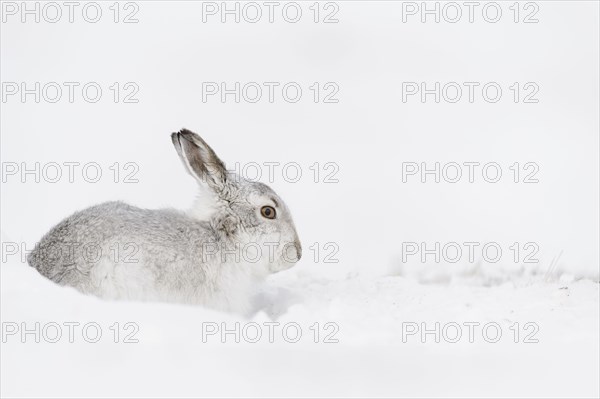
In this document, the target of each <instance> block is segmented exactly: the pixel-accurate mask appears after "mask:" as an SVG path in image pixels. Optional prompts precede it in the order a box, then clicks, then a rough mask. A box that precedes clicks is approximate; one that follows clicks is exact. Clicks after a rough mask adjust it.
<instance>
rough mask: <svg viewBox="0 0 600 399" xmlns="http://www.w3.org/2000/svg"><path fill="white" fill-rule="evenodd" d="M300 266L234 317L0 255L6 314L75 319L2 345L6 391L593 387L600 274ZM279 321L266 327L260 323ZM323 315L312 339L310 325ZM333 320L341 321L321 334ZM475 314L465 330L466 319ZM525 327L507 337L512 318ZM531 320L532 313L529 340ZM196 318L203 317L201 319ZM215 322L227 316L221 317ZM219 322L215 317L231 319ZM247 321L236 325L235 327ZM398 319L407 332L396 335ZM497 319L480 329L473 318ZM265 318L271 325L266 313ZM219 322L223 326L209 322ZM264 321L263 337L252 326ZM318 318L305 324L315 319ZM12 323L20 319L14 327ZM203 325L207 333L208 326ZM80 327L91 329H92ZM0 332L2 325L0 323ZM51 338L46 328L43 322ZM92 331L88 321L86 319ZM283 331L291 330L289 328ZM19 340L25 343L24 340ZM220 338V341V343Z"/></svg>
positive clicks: (295, 392) (443, 392)
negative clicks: (55, 275) (97, 289)
mask: <svg viewBox="0 0 600 399" xmlns="http://www.w3.org/2000/svg"><path fill="white" fill-rule="evenodd" d="M311 269H312V267H310V266H309V267H306V268H303V267H302V266H298V267H296V268H294V269H291V270H289V271H286V272H283V273H281V274H279V275H275V276H273V277H272V278H271V279H270V280H269V281H268V282H267V284H266V285H265V287H264V288H263V290H262V295H261V296H260V297H259V298H257V300H256V306H255V310H254V312H253V314H252V315H249V316H246V317H243V316H236V315H232V314H225V313H218V312H213V311H210V310H206V309H202V308H195V307H188V306H178V305H167V304H159V303H134V302H111V301H103V300H100V299H97V298H94V297H88V296H84V295H81V294H80V293H78V292H76V291H75V290H74V289H71V288H66V287H58V286H55V285H54V284H53V283H51V282H49V281H47V280H45V279H44V278H42V277H41V276H40V275H38V274H37V272H36V271H35V270H33V269H31V268H29V267H27V266H26V265H23V264H20V263H15V264H7V265H4V266H3V267H2V275H1V277H2V287H1V288H2V290H1V300H2V302H1V303H2V309H1V310H2V322H3V328H6V327H5V326H6V323H7V322H15V321H16V322H18V323H17V324H20V323H21V322H24V323H26V326H27V328H29V329H32V328H33V326H34V323H35V322H39V323H40V325H41V327H40V329H42V328H43V326H44V325H48V323H52V322H55V323H58V324H60V325H63V323H65V322H79V323H80V325H79V326H77V327H75V329H74V334H73V341H74V342H72V343H71V342H69V339H68V329H67V327H63V328H62V332H63V336H62V338H61V339H60V340H59V341H58V342H57V343H51V342H48V340H47V339H45V338H44V335H41V336H40V342H39V343H36V342H35V336H34V335H33V334H29V335H25V336H22V334H21V331H20V330H19V331H18V332H17V333H16V334H14V335H6V336H5V337H4V340H5V341H6V342H4V343H3V344H2V360H1V361H2V363H1V366H2V381H3V383H2V396H3V397H42V396H44V397H48V396H52V397H90V396H94V397H123V396H137V397H140V396H144V397H167V396H170V397H173V396H177V397H192V396H219V397H225V396H267V397H278V396H323V395H335V396H373V395H376V396H416V397H432V396H433V397H435V396H447V395H448V394H449V393H452V395H453V396H461V397H462V396H464V397H478V396H484V397H485V396H490V395H492V396H503V397H509V396H510V397H519V396H520V397H522V396H529V395H531V396H542V397H594V396H597V395H598V375H599V372H600V370H599V363H598V361H599V359H598V353H599V342H598V334H599V315H600V312H599V309H598V303H599V297H598V294H599V291H598V281H591V280H589V279H585V278H584V279H569V280H570V281H561V279H560V278H555V277H553V278H552V279H551V280H550V281H548V279H546V278H544V276H542V277H541V278H536V277H533V278H526V277H522V276H519V277H517V279H515V278H514V277H511V276H510V275H507V277H506V279H505V281H499V282H497V283H496V284H491V285H490V284H481V283H480V282H477V281H474V280H473V279H472V278H470V279H465V278H459V279H455V280H454V281H452V282H451V283H423V282H420V281H418V279H416V278H415V277H406V276H402V275H393V274H388V275H384V276H379V277H373V276H369V277H365V276H361V275H360V274H357V273H346V274H345V275H344V274H343V273H341V272H340V271H339V270H337V271H332V270H330V271H328V272H327V273H323V272H321V273H320V272H319V271H318V270H314V269H313V270H311ZM89 322H96V323H98V325H99V326H100V328H101V329H102V333H103V335H102V338H101V339H100V341H99V342H97V343H89V342H86V340H85V339H84V338H83V335H82V326H83V325H84V324H85V323H89ZM115 322H119V323H120V325H121V326H124V325H125V323H127V322H133V323H136V325H137V326H139V331H138V332H137V333H136V334H135V335H134V336H133V338H135V339H137V340H138V341H139V342H137V343H124V342H123V341H124V340H125V335H126V333H127V332H131V331H132V330H131V329H127V330H125V329H123V327H121V335H120V336H119V338H118V343H115V342H114V341H113V340H114V334H113V331H112V330H110V326H112V325H114V323H115ZM269 322H278V323H280V324H279V326H274V327H273V334H272V337H273V339H272V341H273V342H269V339H268V328H267V327H265V323H269ZM316 322H318V323H320V324H319V331H320V334H319V337H318V338H317V341H318V342H316V343H315V342H314V341H315V335H314V324H315V323H316ZM328 322H329V323H335V325H337V326H338V328H339V330H338V331H336V332H335V334H334V335H333V336H330V337H329V338H330V340H333V341H335V340H337V342H327V343H326V342H324V341H326V339H325V338H326V336H327V334H328V333H332V332H333V328H329V329H325V328H324V326H325V323H328ZM436 322H439V323H441V325H442V326H444V325H446V324H449V323H457V324H458V325H460V326H461V328H462V333H463V336H462V338H461V339H460V340H458V342H456V343H451V342H450V341H452V340H454V339H455V337H456V333H455V332H456V330H451V328H450V327H449V328H448V330H447V331H446V333H445V335H441V334H440V338H439V342H436V341H435V335H434V334H429V335H425V336H424V340H425V342H422V338H421V334H420V333H417V334H414V335H409V334H408V331H409V329H410V328H411V327H413V326H414V325H415V324H413V323H416V325H418V326H419V327H420V326H421V323H426V326H427V328H429V329H434V326H435V323H436ZM468 322H475V323H479V325H478V327H474V330H473V331H474V334H473V340H472V341H473V342H469V338H468V328H467V327H466V326H465V325H464V323H468ZM515 322H519V323H520V326H521V331H520V336H519V338H518V342H517V343H515V342H514V338H515V337H514V334H513V331H512V330H511V329H510V326H511V325H514V323H515ZM527 322H532V323H535V324H536V325H537V326H539V331H537V332H536V333H535V334H534V335H533V336H532V337H530V338H532V339H533V340H538V342H537V343H533V342H532V343H525V342H524V341H525V340H526V339H525V336H526V335H527V333H530V332H532V330H531V329H530V330H527V331H525V330H524V329H523V326H524V325H525V323H527ZM203 323H204V327H203ZM222 323H224V324H222ZM236 323H240V326H241V327H240V334H239V342H236V338H235V334H231V333H230V334H229V335H225V336H224V337H223V336H222V335H221V328H223V326H224V328H228V329H230V330H235V324H236ZM248 323H254V324H250V325H252V326H254V327H248V330H247V331H246V333H245V335H244V334H243V333H241V328H243V326H245V325H246V324H248ZM290 323H297V325H298V326H300V328H301V329H302V336H301V338H300V339H299V341H298V342H296V343H291V342H286V340H285V339H284V338H283V334H282V328H283V326H286V325H288V324H290ZM403 323H404V335H403ZM486 323H498V325H499V326H501V331H502V337H501V338H500V339H499V341H498V342H496V343H491V342H487V341H486V339H485V338H487V339H489V340H494V339H495V336H496V334H495V331H490V332H489V333H488V335H487V336H486V337H485V338H484V336H483V332H482V326H483V325H485V324H486ZM266 325H268V324H266ZM214 326H218V328H219V331H218V332H217V333H216V334H214V335H209V334H208V332H209V331H212V330H210V329H211V328H213V327H214ZM255 326H261V331H262V334H263V335H262V337H261V339H260V340H259V341H258V342H257V343H251V342H250V341H252V340H254V339H255V337H256V334H255V332H256V329H255V330H252V329H251V328H255ZM311 326H313V330H311V329H310V328H311ZM20 327H21V326H19V328H20ZM203 328H205V330H204V335H203ZM88 331H89V330H88ZM4 333H5V334H6V332H5V331H4ZM46 334H47V335H46V337H47V338H48V339H49V340H52V339H54V337H55V333H54V331H53V330H52V331H51V328H50V327H48V330H47V331H46ZM88 334H89V336H86V337H87V338H88V339H90V340H93V339H94V337H95V330H94V331H89V333H88ZM286 338H287V339H289V340H290V341H291V340H294V339H295V338H296V334H295V330H294V331H292V330H288V335H287V336H286ZM22 340H24V341H25V342H22ZM223 341H224V342H223Z"/></svg>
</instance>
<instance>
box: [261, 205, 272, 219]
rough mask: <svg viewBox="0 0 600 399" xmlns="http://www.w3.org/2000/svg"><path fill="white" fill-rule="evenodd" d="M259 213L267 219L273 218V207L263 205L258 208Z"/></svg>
mask: <svg viewBox="0 0 600 399" xmlns="http://www.w3.org/2000/svg"><path fill="white" fill-rule="evenodd" d="M260 214H261V215H263V216H264V217H266V218H267V219H275V208H273V207H272V206H268V205H267V206H263V207H262V208H260Z"/></svg>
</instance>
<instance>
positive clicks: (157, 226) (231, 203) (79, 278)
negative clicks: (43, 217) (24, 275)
mask: <svg viewBox="0 0 600 399" xmlns="http://www.w3.org/2000/svg"><path fill="white" fill-rule="evenodd" d="M171 138H172V141H173V145H174V146H175V149H176V150H177V153H178V154H179V157H180V158H181V160H182V161H183V164H184V165H185V167H186V169H187V171H188V172H189V173H190V174H191V175H192V176H193V177H195V178H196V180H197V181H198V183H199V184H200V187H201V189H202V190H201V195H200V196H199V199H198V201H196V203H195V205H194V207H193V209H192V210H190V211H188V212H182V211H178V210H174V209H160V210H150V209H141V208H137V207H134V206H131V205H128V204H125V203H123V202H107V203H103V204H100V205H96V206H92V207H90V208H87V209H84V210H82V211H80V212H76V213H75V214H73V215H71V216H69V217H68V218H66V219H65V220H63V221H62V222H60V223H59V224H58V225H56V226H55V227H54V228H52V229H51V230H50V232H48V233H47V234H46V235H45V236H44V237H43V238H42V239H41V241H40V242H39V243H38V245H36V248H35V249H34V250H33V251H32V252H31V253H30V254H29V257H28V262H29V264H30V265H31V266H34V267H35V268H36V269H37V270H38V271H39V272H40V273H41V274H42V275H44V276H46V277H48V278H49V279H51V280H52V281H54V282H56V283H58V284H61V285H69V286H73V287H75V288H77V289H78V290H80V291H82V292H84V293H87V294H93V295H97V296H100V297H103V298H113V299H133V300H155V301H168V302H180V303H188V304H201V305H205V306H207V307H211V308H215V309H220V310H231V311H240V312H245V311H247V310H248V309H249V305H250V299H251V294H252V292H253V288H254V287H255V286H256V284H257V283H258V282H259V281H260V280H262V279H263V278H264V277H266V276H267V275H268V274H270V273H275V272H278V271H281V270H285V269H288V268H290V267H292V266H293V265H294V264H295V263H296V262H297V261H298V260H299V259H300V256H301V253H302V249H301V246H300V241H299V239H298V234H297V233H296V229H295V227H294V223H293V221H292V217H291V215H290V211H289V209H288V208H287V206H286V205H285V203H284V202H283V201H282V200H281V198H280V197H279V196H278V195H277V194H275V192H274V191H273V190H272V189H271V188H270V187H268V186H267V185H265V184H262V183H259V182H252V181H248V180H246V179H244V178H242V177H240V176H238V175H236V174H234V173H232V172H229V171H227V170H226V168H225V165H224V164H223V162H222V161H221V160H220V159H219V158H218V157H217V155H216V154H215V153H214V151H213V150H212V149H211V148H210V147H209V146H208V144H206V142H205V141H204V140H202V138H200V136H198V135H197V134H195V133H192V132H191V131H189V130H186V129H183V130H181V131H180V132H178V133H173V134H172V135H171Z"/></svg>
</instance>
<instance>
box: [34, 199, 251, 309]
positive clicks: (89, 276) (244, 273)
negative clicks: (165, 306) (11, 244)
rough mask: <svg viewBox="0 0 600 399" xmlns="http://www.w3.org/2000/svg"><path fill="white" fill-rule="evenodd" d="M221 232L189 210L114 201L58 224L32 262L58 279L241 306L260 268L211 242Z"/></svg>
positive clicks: (106, 292) (120, 292) (88, 288)
mask: <svg viewBox="0 0 600 399" xmlns="http://www.w3.org/2000/svg"><path fill="white" fill-rule="evenodd" d="M219 240H220V237H219V234H218V233H217V232H216V231H215V230H214V229H212V228H211V227H210V223H208V222H207V221H202V220H196V219H194V218H192V217H189V216H187V215H186V214H185V213H183V212H180V211H177V210H174V209H160V210H151V209H141V208H137V207H134V206H131V205H128V204H125V203H123V202H107V203H104V204H100V205H96V206H93V207H90V208H87V209H84V210H82V211H80V212H77V213H75V214H73V215H72V216H70V217H68V218H67V219H65V220H63V221H62V222H61V223H59V224H58V225H57V226H55V227H54V228H53V229H52V230H51V231H50V232H49V233H48V234H46V235H45V236H44V237H43V238H42V240H41V241H40V243H39V245H38V246H37V247H36V249H35V250H34V251H33V252H32V253H31V254H30V256H29V263H30V264H31V265H32V266H34V267H36V268H37V269H38V271H39V272H40V273H41V274H43V275H44V276H46V277H48V278H49V279H51V280H53V281H54V282H56V283H58V284H61V285H69V286H73V287H76V288H77V289H79V290H80V291H82V292H84V293H89V294H94V295H97V296H100V297H104V298H111V299H133V300H158V301H168V302H183V303H190V304H204V305H208V306H210V307H213V308H218V309H223V310H227V309H236V310H240V308H242V309H243V308H245V307H246V306H245V304H244V303H239V302H245V301H247V296H248V294H249V292H248V291H249V290H250V289H251V286H252V285H253V282H254V280H256V279H257V278H258V277H259V276H255V275H252V274H251V270H250V269H248V268H246V267H244V266H245V265H244V263H242V262H239V263H235V262H233V263H227V262H223V261H222V259H223V257H222V256H221V253H220V251H218V252H216V253H215V251H214V249H215V248H217V249H218V246H207V245H206V243H216V242H218V241H219ZM207 250H210V251H207ZM203 251H204V252H208V253H203ZM225 259H226V257H225ZM242 298H243V299H242Z"/></svg>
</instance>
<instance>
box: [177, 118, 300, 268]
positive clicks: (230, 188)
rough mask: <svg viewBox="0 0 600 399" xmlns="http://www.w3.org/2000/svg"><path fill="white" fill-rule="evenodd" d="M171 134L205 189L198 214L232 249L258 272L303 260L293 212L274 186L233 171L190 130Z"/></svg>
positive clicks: (187, 167) (242, 261) (178, 151)
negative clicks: (274, 189) (271, 186)
mask: <svg viewBox="0 0 600 399" xmlns="http://www.w3.org/2000/svg"><path fill="white" fill-rule="evenodd" d="M171 138H172V140H173V145H174V146H175V149H176V150H177V153H178V154H179V157H180V158H181V160H182V161H183V164H184V165H185V167H186V169H187V171H188V172H189V173H190V174H191V175H192V176H193V177H194V178H196V180H197V181H198V183H199V185H200V188H201V190H200V196H199V200H198V201H197V202H196V205H195V206H194V209H193V214H194V216H195V217H196V218H198V219H200V220H205V221H207V222H209V223H210V225H211V227H212V228H213V229H214V230H215V231H216V232H217V234H219V236H220V238H221V240H222V243H223V244H225V243H226V244H227V245H228V248H231V246H232V245H234V246H235V248H234V251H239V253H236V254H235V257H237V258H239V261H240V262H241V263H244V264H247V265H248V267H255V268H257V269H258V270H256V272H258V273H275V272H278V271H281V270H285V269H288V268H290V267H292V266H293V265H294V264H295V263H296V262H298V260H300V256H301V255H302V247H301V245H300V240H299V239H298V234H297V233H296V228H295V226H294V222H293V221H292V215H291V214H290V211H289V209H288V208H287V206H286V205H285V203H284V202H283V200H282V199H281V198H280V197H279V196H278V195H277V194H276V193H275V192H274V191H273V190H272V189H271V188H270V187H269V186H267V185H266V184H263V183H260V182H254V181H249V180H247V179H244V178H243V177H241V176H239V175H237V174H235V173H233V172H230V171H227V169H226V168H225V164H224V163H223V161H221V160H220V159H219V157H217V155H216V154H215V152H214V151H213V150H212V148H210V147H209V146H208V144H206V142H205V141H204V140H202V138H201V137H200V136H198V135H197V134H195V133H193V132H191V131H189V130H187V129H183V130H181V131H179V132H178V133H173V134H172V135H171ZM232 259H233V255H232Z"/></svg>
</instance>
